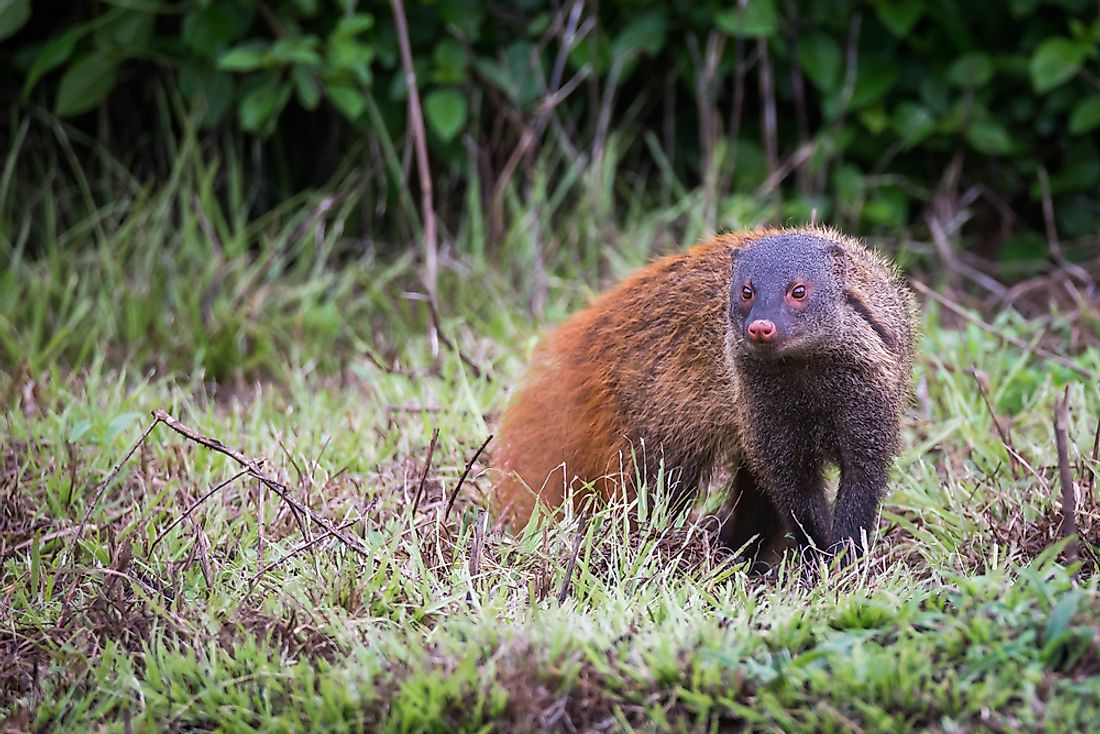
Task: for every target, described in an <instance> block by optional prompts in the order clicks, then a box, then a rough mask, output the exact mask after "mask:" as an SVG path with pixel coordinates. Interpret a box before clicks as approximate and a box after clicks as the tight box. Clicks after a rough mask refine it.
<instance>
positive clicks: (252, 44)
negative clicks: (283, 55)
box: [218, 41, 273, 71]
mask: <svg viewBox="0 0 1100 734" xmlns="http://www.w3.org/2000/svg"><path fill="white" fill-rule="evenodd" d="M272 61H273V59H272V58H271V56H270V55H269V54H268V44H267V43H266V42H265V41H248V42H247V43H242V44H241V45H240V46H234V47H233V48H231V49H229V50H228V51H226V52H225V53H224V54H222V57H221V58H220V59H218V68H219V69H222V70H224V71H254V70H256V69H259V68H261V67H264V66H270V65H271V63H272Z"/></svg>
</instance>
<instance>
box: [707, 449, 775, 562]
mask: <svg viewBox="0 0 1100 734" xmlns="http://www.w3.org/2000/svg"><path fill="white" fill-rule="evenodd" d="M730 508H731V511H732V512H731V516H730V517H728V518H727V519H726V522H725V524H724V525H723V526H722V530H721V534H720V538H721V541H722V543H723V544H724V545H725V546H726V547H727V548H730V549H731V550H734V551H740V553H741V556H742V557H743V558H744V559H746V560H748V561H751V562H752V570H753V571H754V572H759V571H764V570H766V568H767V564H765V563H764V562H763V560H762V559H761V557H760V555H761V551H763V550H765V549H766V548H767V547H768V546H769V545H770V544H771V542H772V540H774V539H775V536H776V535H782V533H783V531H784V529H785V528H784V523H783V519H782V517H780V515H779V512H778V511H777V510H776V509H775V505H773V504H772V502H771V500H770V499H768V497H767V495H766V494H764V491H763V489H762V488H761V487H760V485H759V484H758V482H757V481H756V477H755V476H754V475H753V473H752V471H751V470H750V469H749V468H748V467H747V466H741V467H740V468H739V469H738V470H737V474H736V475H734V478H733V493H732V496H731V497H730Z"/></svg>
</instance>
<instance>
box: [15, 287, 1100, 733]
mask: <svg viewBox="0 0 1100 734" xmlns="http://www.w3.org/2000/svg"><path fill="white" fill-rule="evenodd" d="M513 309H514V310H513V311H512V312H500V311H499V310H497V311H494V314H493V315H492V316H490V317H486V318H485V319H480V320H471V323H466V321H465V320H464V319H461V318H452V319H450V320H445V322H444V324H443V326H444V329H445V334H446V335H448V336H449V338H448V341H450V342H451V343H452V344H454V345H455V346H456V347H458V348H459V349H462V350H463V354H462V355H461V356H460V355H459V354H458V353H457V352H456V351H455V350H454V349H451V348H449V347H448V346H447V345H446V344H445V343H444V344H442V346H441V348H440V351H439V352H438V354H437V355H436V356H433V355H432V343H433V342H432V340H431V339H430V338H429V337H428V336H427V335H424V334H411V335H409V336H408V338H407V339H404V340H402V341H401V343H400V344H399V345H398V346H393V347H392V348H391V349H389V351H388V352H386V353H382V352H375V351H371V350H370V349H368V348H363V349H362V350H361V351H357V349H356V348H355V347H354V346H352V347H349V352H348V354H347V355H346V356H345V357H344V358H343V364H342V365H341V366H340V367H339V368H338V369H336V370H335V371H333V370H329V371H327V372H324V371H320V370H317V369H315V364H314V363H311V362H310V360H308V359H306V360H302V359H297V360H295V359H291V360H288V364H287V366H285V367H284V369H282V370H281V371H280V372H279V373H278V374H277V375H266V376H257V377H238V378H235V379H227V380H223V381H218V382H212V381H210V380H209V379H208V378H206V376H205V375H204V374H202V373H201V372H199V373H197V374H195V375H192V376H181V374H180V373H179V372H176V373H173V374H161V372H162V371H158V370H155V369H149V370H148V371H146V372H142V371H139V370H138V369H137V368H135V367H132V366H129V365H130V364H131V363H127V362H126V361H122V362H121V363H120V362H118V361H113V360H108V359H98V360H92V361H91V362H90V363H89V364H88V365H86V366H84V367H82V368H80V369H63V368H60V367H57V366H38V367H35V368H33V369H32V368H31V367H28V368H26V369H24V370H21V371H19V372H17V373H13V374H12V375H10V376H9V377H8V378H7V380H6V383H4V384H3V385H2V387H4V388H5V389H6V391H5V392H4V393H3V394H4V395H5V396H6V397H5V403H4V417H3V422H4V429H3V431H2V432H0V433H2V435H3V436H4V439H3V446H2V452H3V453H2V457H0V458H2V465H0V466H2V473H0V508H2V509H0V558H2V559H3V566H2V576H0V579H2V580H0V595H2V596H3V599H4V603H3V605H0V623H2V629H0V662H2V666H0V667H2V670H3V674H2V676H0V717H6V726H7V729H8V730H12V731H23V730H27V731H41V730H44V729H54V730H88V729H94V730H100V731H130V730H137V731H142V730H151V729H166V730H175V731H183V730H187V731H192V730H214V729H218V730H221V731H292V730H300V729H302V728H303V727H306V726H308V728H311V729H313V730H318V731H319V730H326V731H327V730H332V731H345V730H347V731H362V730H365V729H366V730H374V729H382V730H387V731H441V732H442V731H484V730H492V731H524V730H558V731H585V730H595V731H604V730H614V731H620V730H631V729H636V730H642V731H653V730H684V731H715V730H760V731H806V732H821V731H891V732H899V731H924V730H935V731H1018V730H1040V729H1041V730H1049V731H1086V730H1088V729H1090V727H1095V726H1096V722H1097V721H1100V695H1098V694H1100V626H1098V624H1097V621H1096V620H1097V619H1100V596H1098V589H1097V584H1096V576H1095V575H1094V574H1093V569H1094V563H1093V561H1094V555H1093V549H1092V546H1091V545H1090V543H1089V542H1088V541H1092V542H1097V541H1098V537H1097V531H1098V529H1100V511H1098V508H1097V505H1096V502H1095V491H1096V490H1095V484H1096V474H1097V472H1098V471H1100V465H1098V464H1097V460H1096V454H1095V451H1094V449H1093V440H1094V439H1093V437H1094V435H1095V431H1096V425H1097V424H1096V420H1097V416H1098V415H1100V392H1098V388H1097V383H1096V382H1094V381H1090V379H1089V378H1088V377H1085V376H1084V375H1082V374H1079V373H1077V372H1074V371H1071V370H1070V369H1068V368H1066V367H1064V366H1059V365H1055V364H1052V363H1051V362H1049V361H1047V360H1044V359H1043V358H1041V357H1039V356H1037V355H1035V354H1028V353H1025V351H1024V350H1021V349H1019V348H1018V347H1016V346H1013V345H1010V344H1006V343H1005V342H1004V341H1003V339H1002V338H1001V337H1002V336H1004V335H1015V336H1019V337H1022V338H1024V339H1030V335H1029V331H1028V323H1027V322H1024V321H1023V320H1022V319H1020V318H1019V317H1015V316H1013V315H1012V314H1003V315H1002V316H1001V317H1000V318H998V319H997V321H996V323H995V325H994V326H995V329H996V330H997V333H991V332H989V331H987V330H984V329H982V328H979V327H977V326H974V325H967V326H965V327H964V328H962V329H961V330H953V329H947V328H943V327H942V326H941V325H940V323H939V321H938V312H937V309H936V308H935V307H934V306H930V307H928V308H927V309H926V311H927V313H926V314H925V316H924V337H923V341H922V345H921V356H920V358H919V363H918V367H917V374H916V389H915V398H914V402H913V406H912V409H911V410H910V411H909V413H908V415H907V417H906V420H905V425H904V434H903V446H904V451H903V453H902V455H901V456H900V457H899V459H898V462H897V470H896V472H895V474H894V478H893V482H892V489H891V492H890V495H889V497H888V499H887V501H886V504H885V507H884V509H883V512H882V518H881V521H880V526H879V535H878V538H877V541H876V544H875V547H874V549H873V550H872V552H871V553H870V556H869V558H868V560H867V562H865V563H862V564H860V565H857V566H855V567H852V568H850V569H847V570H844V571H837V570H835V569H823V570H819V571H818V572H816V573H809V572H808V571H807V569H806V566H805V564H804V563H803V562H802V561H801V560H800V559H798V558H796V557H794V556H789V557H787V558H786V559H785V562H784V564H783V565H782V566H781V567H780V568H779V569H778V570H777V572H776V573H775V574H773V575H771V576H767V577H763V578H761V577H755V576H750V575H747V574H746V573H745V570H744V569H743V568H742V567H741V566H739V565H737V564H736V563H735V562H734V560H733V559H731V558H730V557H729V556H728V555H726V554H724V553H723V552H722V551H721V549H718V548H716V547H713V546H712V545H711V544H710V543H709V542H708V539H707V535H706V533H705V528H706V525H705V523H704V522H703V521H702V520H700V518H701V516H703V515H704V514H705V510H706V509H707V505H704V507H703V508H702V509H700V510H699V512H697V513H696V515H695V516H694V520H688V521H686V522H680V523H674V524H670V523H669V521H668V520H667V518H666V517H665V516H664V514H663V506H662V504H661V503H660V502H659V501H656V502H652V501H651V502H647V503H645V504H644V505H643V506H640V507H639V506H632V507H623V506H613V507H611V508H608V509H605V510H601V511H599V512H597V513H595V514H594V515H592V516H590V517H589V518H587V519H586V520H584V521H583V522H582V518H580V517H579V516H575V515H570V516H569V517H567V518H566V519H565V521H564V522H562V523H561V524H559V525H557V526H554V527H550V528H548V529H545V530H539V531H536V530H534V529H531V530H529V531H528V532H524V533H519V534H515V535H511V534H507V533H504V532H502V531H500V530H499V529H497V528H495V527H494V525H493V523H492V519H491V518H490V516H489V515H488V514H487V513H486V512H485V510H484V509H482V508H483V507H484V506H485V502H484V492H485V491H486V490H487V488H488V481H487V477H486V475H485V467H486V465H487V463H488V461H489V459H490V457H491V454H492V442H491V441H490V443H489V444H488V446H487V448H486V450H485V451H484V452H482V453H481V454H480V455H478V449H479V447H480V446H481V444H482V443H483V442H484V441H485V439H486V438H487V437H488V436H489V435H490V433H491V431H492V423H493V418H494V417H495V413H496V412H497V411H499V409H500V408H501V407H502V406H503V404H504V402H505V401H506V399H507V395H508V393H509V391H510V389H511V388H512V386H513V385H514V384H515V382H516V380H517V378H518V376H519V375H520V374H521V372H522V367H523V360H524V358H525V356H526V354H527V353H528V351H529V349H530V347H531V344H532V343H533V339H534V338H535V335H536V334H537V325H535V324H532V323H531V322H530V321H529V318H527V317H525V316H521V315H519V314H521V313H526V312H525V311H523V310H522V309H521V308H520V307H519V306H514V307H513ZM564 310H565V307H564V306H563V307H562V312H564ZM558 315H560V313H559V314H558ZM556 317H557V316H556V315H555V314H553V313H552V314H551V315H549V316H548V317H546V320H547V321H550V320H553V319H554V318H556ZM1057 326H1058V324H1057V322H1055V323H1054V328H1055V329H1056V328H1057ZM1074 364H1075V365H1077V367H1078V368H1079V369H1080V370H1083V371H1085V372H1086V373H1088V372H1091V373H1092V374H1094V375H1095V374H1097V373H1100V352H1098V351H1097V350H1095V349H1085V350H1083V351H1081V352H1080V353H1079V354H1078V355H1077V356H1076V357H1075V358H1074ZM1067 387H1068V393H1066V392H1065V390H1066V388H1067ZM1064 394H1068V400H1069V406H1070V420H1069V424H1068V431H1067V433H1068V436H1069V439H1070V464H1071V467H1070V468H1071V471H1072V475H1073V477H1074V478H1075V480H1076V491H1077V494H1078V496H1079V508H1078V510H1079V512H1078V522H1079V524H1080V527H1081V532H1082V535H1083V540H1084V542H1083V543H1082V544H1081V547H1080V550H1079V555H1080V560H1078V561H1076V562H1071V561H1069V559H1068V558H1067V556H1066V554H1065V552H1064V551H1065V544H1064V543H1062V542H1059V541H1060V538H1059V522H1060V519H1059V514H1058V513H1059V507H1060V504H1059V502H1060V496H1061V494H1060V493H1061V489H1060V485H1059V483H1058V472H1057V469H1058V467H1057V455H1056V452H1055V449H1054V446H1055V441H1054V425H1053V416H1054V412H1055V407H1056V405H1057V402H1058V401H1059V400H1060V399H1061V398H1062V396H1063V395H1064ZM156 410H162V411H164V412H165V413H166V414H167V415H169V416H171V417H173V418H174V419H177V420H178V421H180V422H181V423H182V424H183V426H184V427H185V428H189V429H191V430H192V431H194V432H198V433H201V434H203V435H205V436H208V437H211V438H214V439H217V440H218V441H221V442H223V443H224V444H225V445H226V446H228V447H231V448H232V449H235V450H239V452H240V453H241V454H243V456H244V458H245V459H246V460H255V461H258V462H262V463H261V464H259V465H254V467H253V469H254V473H253V474H247V473H244V474H242V467H241V466H240V465H239V464H238V463H237V462H236V461H235V460H234V459H233V458H231V457H230V456H227V455H225V454H224V453H220V452H219V451H218V450H217V448H216V447H211V446H208V445H203V444H202V443H200V442H198V441H196V440H194V439H193V438H188V437H187V436H186V435H184V434H182V433H180V432H177V431H175V430H173V429H172V428H171V427H170V426H169V425H167V424H165V423H164V422H161V421H157V420H156V419H155V418H154V416H153V411H156ZM994 415H996V416H997V419H998V420H999V421H1000V426H999V429H998V427H997V426H995V425H994V420H995V419H994ZM154 423H155V424H156V425H155V426H154V427H153V429H152V431H151V432H150V433H149V434H148V436H147V437H146V438H144V440H142V439H141V437H142V434H143V432H144V431H145V430H146V428H148V427H149V426H151V425H153V424H154ZM436 431H438V438H437V439H436V441H435V445H434V448H432V449H430V448H429V447H430V446H431V445H432V443H433V439H432V437H433V433H434V432H436ZM135 446H136V450H135V451H134V452H133V454H132V456H129V457H127V452H128V451H129V450H130V449H131V447H135ZM475 457H476V458H475ZM468 464H469V465H470V466H469V472H468V473H467V471H466V469H467V465H468ZM116 468H117V469H118V471H117V473H115V472H114V470H115V469H116ZM256 475H263V476H264V477H265V478H267V479H268V480H270V484H264V483H262V482H261V481H259V480H258V479H257V478H256ZM651 481H653V482H654V483H658V482H659V481H660V478H652V479H651ZM460 485H461V486H460ZM276 490H280V491H284V490H285V492H286V493H288V494H289V495H291V496H292V497H293V498H295V499H296V500H297V501H298V502H299V503H301V505H304V506H305V507H308V508H309V510H310V511H311V513H312V514H313V516H315V517H319V518H321V519H322V520H323V521H325V522H328V523H331V525H332V526H336V528H335V529H336V531H337V532H338V533H341V534H344V537H345V539H346V540H347V542H341V541H339V540H336V539H335V538H334V536H333V534H332V533H329V532H328V531H326V530H325V529H324V528H323V527H322V526H321V525H319V524H317V523H316V522H315V521H314V520H313V519H310V518H309V517H307V516H306V515H305V514H304V513H301V512H297V511H295V510H294V509H293V508H292V507H291V505H290V504H288V502H286V501H283V500H282V499H280V497H279V496H278V494H277V492H276ZM720 491H721V487H720V486H716V487H714V488H713V490H712V497H711V500H710V505H709V506H713V504H714V502H715V501H716V500H715V499H714V497H716V496H717V494H719V493H720ZM456 492H457V494H456ZM452 495H454V498H453V506H451V501H452ZM631 515H640V516H641V519H642V522H640V523H638V524H637V527H636V528H635V529H631V525H630V523H629V522H628V517H629V516H631Z"/></svg>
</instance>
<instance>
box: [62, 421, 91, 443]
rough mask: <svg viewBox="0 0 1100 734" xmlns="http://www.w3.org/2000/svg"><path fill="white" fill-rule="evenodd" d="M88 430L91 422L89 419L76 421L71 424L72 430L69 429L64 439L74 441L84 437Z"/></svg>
mask: <svg viewBox="0 0 1100 734" xmlns="http://www.w3.org/2000/svg"><path fill="white" fill-rule="evenodd" d="M90 430H92V422H91V421H90V420H82V421H77V422H76V423H75V424H73V427H72V430H70V431H69V437H68V438H67V439H65V440H66V441H68V442H69V443H76V442H78V441H79V440H80V439H82V438H84V436H86V435H87V434H88V431H90Z"/></svg>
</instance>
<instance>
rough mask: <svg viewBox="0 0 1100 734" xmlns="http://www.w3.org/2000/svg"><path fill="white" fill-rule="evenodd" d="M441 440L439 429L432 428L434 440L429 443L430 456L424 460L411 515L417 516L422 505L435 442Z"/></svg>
mask: <svg viewBox="0 0 1100 734" xmlns="http://www.w3.org/2000/svg"><path fill="white" fill-rule="evenodd" d="M438 440H439V429H438V428H433V429H432V442H431V443H430V444H428V458H427V459H426V460H425V461H424V471H423V472H421V474H420V484H419V485H418V486H417V488H416V496H415V497H413V503H412V511H411V512H410V513H409V516H410V517H416V508H417V507H419V506H420V498H421V497H422V496H423V495H424V485H425V484H426V483H427V482H428V472H429V471H431V469H432V454H434V453H435V442H436V441H438Z"/></svg>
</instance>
